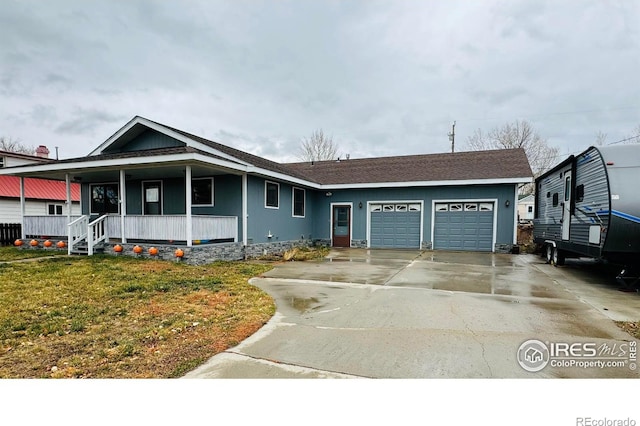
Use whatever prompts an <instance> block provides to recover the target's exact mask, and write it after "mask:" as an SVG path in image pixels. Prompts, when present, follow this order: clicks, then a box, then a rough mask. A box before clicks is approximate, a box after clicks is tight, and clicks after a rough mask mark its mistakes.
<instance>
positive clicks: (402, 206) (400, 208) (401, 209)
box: [396, 204, 407, 212]
mask: <svg viewBox="0 0 640 426" xmlns="http://www.w3.org/2000/svg"><path fill="white" fill-rule="evenodd" d="M396 211H397V212H406V211H407V205H406V204H396Z"/></svg>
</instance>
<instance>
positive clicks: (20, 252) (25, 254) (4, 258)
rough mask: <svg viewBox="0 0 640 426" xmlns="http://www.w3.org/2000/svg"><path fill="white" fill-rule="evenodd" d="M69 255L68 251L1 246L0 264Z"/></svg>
mask: <svg viewBox="0 0 640 426" xmlns="http://www.w3.org/2000/svg"><path fill="white" fill-rule="evenodd" d="M66 254H67V251H66V250H58V249H52V248H50V249H43V248H40V249H34V248H31V247H29V248H24V249H19V248H16V247H2V246H0V262H10V261H14V260H20V259H34V258H38V257H51V256H64V255H66Z"/></svg>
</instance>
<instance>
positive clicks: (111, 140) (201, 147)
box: [89, 117, 249, 165]
mask: <svg viewBox="0 0 640 426" xmlns="http://www.w3.org/2000/svg"><path fill="white" fill-rule="evenodd" d="M136 124H142V125H144V126H146V127H148V128H150V129H151V130H155V131H156V132H159V133H163V134H165V135H167V136H169V137H171V138H173V139H176V140H178V141H180V142H183V143H184V144H186V145H187V146H190V147H192V148H196V149H199V150H201V151H204V152H207V153H209V154H213V155H217V156H219V157H222V158H226V159H227V160H232V161H235V162H237V163H240V164H244V165H249V163H247V162H246V161H242V160H240V159H238V158H236V157H234V156H232V155H229V154H226V153H224V152H222V151H219V150H217V149H215V148H212V147H210V146H208V145H205V144H203V143H200V142H198V141H196V140H193V139H191V138H190V137H187V136H185V135H182V134H180V133H178V132H175V131H173V130H171V129H167V128H166V127H164V126H163V125H161V124H158V123H154V122H152V121H149V120H147V119H146V118H143V117H135V118H134V119H132V120H131V121H129V122H128V123H127V124H126V125H125V126H124V127H122V128H121V129H120V130H118V131H117V132H116V133H115V134H114V135H113V136H111V137H110V138H109V139H107V140H106V141H105V142H104V143H102V144H101V145H100V146H99V147H98V148H96V149H94V150H93V151H91V153H90V154H89V156H92V155H98V154H100V153H101V152H102V151H103V150H104V149H106V148H107V147H109V146H110V145H111V144H113V143H114V142H115V141H117V140H118V139H119V138H120V137H122V136H123V135H124V134H125V133H127V132H128V131H129V130H131V128H133V126H135V125H136Z"/></svg>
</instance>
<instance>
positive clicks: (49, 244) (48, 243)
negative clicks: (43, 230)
mask: <svg viewBox="0 0 640 426" xmlns="http://www.w3.org/2000/svg"><path fill="white" fill-rule="evenodd" d="M42 245H43V246H45V247H51V246H52V245H53V243H52V242H51V241H49V240H47V241H45V242H44V243H42Z"/></svg>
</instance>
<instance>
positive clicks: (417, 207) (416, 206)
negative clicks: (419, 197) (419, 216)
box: [409, 204, 422, 212]
mask: <svg viewBox="0 0 640 426" xmlns="http://www.w3.org/2000/svg"><path fill="white" fill-rule="evenodd" d="M421 207H422V206H421V205H420V204H409V211H410V212H419V211H421V210H422V209H421Z"/></svg>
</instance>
